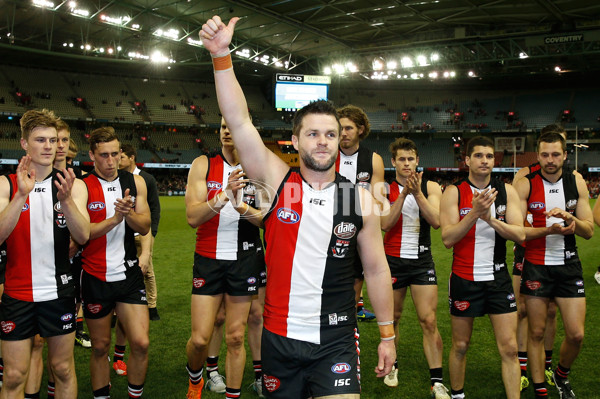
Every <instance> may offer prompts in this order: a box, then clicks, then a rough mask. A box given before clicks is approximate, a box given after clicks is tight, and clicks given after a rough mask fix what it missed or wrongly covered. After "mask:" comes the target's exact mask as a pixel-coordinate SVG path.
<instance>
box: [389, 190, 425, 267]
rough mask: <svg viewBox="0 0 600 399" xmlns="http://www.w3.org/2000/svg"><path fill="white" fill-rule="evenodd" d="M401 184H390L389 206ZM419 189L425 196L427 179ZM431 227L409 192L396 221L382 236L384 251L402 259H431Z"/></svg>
mask: <svg viewBox="0 0 600 399" xmlns="http://www.w3.org/2000/svg"><path fill="white" fill-rule="evenodd" d="M402 189H403V186H402V185H401V184H400V183H398V182H397V181H394V182H392V183H391V184H390V188H389V194H388V200H389V201H390V206H391V205H393V204H394V202H396V200H397V199H398V196H399V195H400V192H401V191H402ZM421 191H422V192H423V195H424V196H425V198H427V195H428V194H427V179H423V180H422V182H421ZM430 233H431V227H430V225H429V223H428V222H427V220H426V219H425V218H423V217H422V216H421V211H420V209H419V205H418V204H417V201H416V200H415V197H414V195H412V194H409V195H407V196H406V198H405V199H404V204H403V205H402V214H401V215H400V217H399V218H398V221H397V222H396V224H395V225H394V227H392V228H391V229H390V230H389V231H388V232H387V233H385V236H384V238H383V244H384V247H385V253H386V255H389V256H395V257H396V258H404V259H421V260H428V261H431V260H432V256H431V234H430Z"/></svg>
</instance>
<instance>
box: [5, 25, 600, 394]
mask: <svg viewBox="0 0 600 399" xmlns="http://www.w3.org/2000/svg"><path fill="white" fill-rule="evenodd" d="M236 23H237V18H233V19H232V20H231V21H230V22H229V25H225V24H224V23H223V22H222V21H221V19H220V18H219V17H213V18H212V19H210V20H209V21H207V23H206V24H204V25H203V28H202V31H201V33H200V37H201V39H202V41H203V43H204V46H205V47H206V48H207V50H209V51H210V52H211V55H212V57H213V64H214V70H215V85H216V90H217V95H218V101H219V106H220V109H221V112H222V114H223V120H222V124H221V129H220V139H221V144H222V151H221V152H220V153H219V154H217V155H215V156H212V157H206V156H201V157H199V158H197V159H196V160H195V161H194V163H193V165H192V167H191V169H190V172H189V177H188V188H187V193H186V217H187V221H188V223H189V224H190V225H191V226H192V227H194V228H197V239H196V248H195V254H194V268H193V280H192V283H193V284H192V285H193V287H192V313H191V317H192V331H191V337H190V339H189V341H188V344H187V347H186V351H187V358H188V364H187V370H188V374H189V387H188V394H187V397H188V398H200V397H201V395H202V389H203V387H204V385H205V384H204V365H205V363H206V365H207V366H206V368H207V377H208V380H207V382H206V388H207V389H210V390H214V391H217V392H224V393H225V396H226V397H227V398H237V397H240V395H241V383H242V377H243V370H244V364H245V363H246V354H245V350H244V336H245V330H246V326H250V328H249V343H250V348H251V350H252V356H253V363H254V371H255V376H256V381H255V384H253V385H254V387H255V389H256V391H257V393H259V395H260V396H263V395H264V396H266V397H269V398H282V399H290V398H299V399H300V398H302V399H304V398H308V397H313V398H321V397H339V398H357V397H359V396H360V391H361V388H360V375H361V364H360V361H359V352H360V349H359V331H358V328H357V312H356V304H357V299H358V298H359V297H360V292H361V290H362V285H363V281H364V282H366V288H367V290H368V293H369V297H370V300H371V304H372V306H373V309H374V311H375V314H376V316H377V323H378V327H379V331H380V335H381V342H380V344H379V345H378V349H377V353H378V363H377V365H376V367H375V373H376V375H377V376H378V377H382V378H383V379H384V383H385V384H386V385H389V386H397V385H398V373H399V370H398V364H397V362H396V350H397V348H398V347H401V345H402V342H401V341H400V340H398V339H397V336H396V335H397V331H398V324H399V321H400V318H401V314H402V309H403V303H404V300H405V297H406V294H407V288H408V287H410V289H411V290H410V292H411V296H412V299H413V302H414V304H415V309H416V311H417V316H418V319H419V322H420V324H421V327H422V330H423V349H424V353H425V357H426V359H427V362H428V365H429V369H430V381H431V395H432V397H435V398H438V399H439V398H442V399H448V398H453V399H459V398H464V397H465V393H464V390H463V387H464V381H465V368H466V353H467V350H468V347H469V343H470V339H471V335H472V330H473V321H474V318H475V317H479V316H483V315H486V314H487V315H489V318H490V321H491V323H492V327H493V329H494V333H495V337H496V342H497V346H498V350H499V353H500V357H501V361H502V368H501V370H502V371H501V374H502V379H503V382H504V387H505V392H506V396H507V397H508V398H518V397H519V396H520V391H521V389H522V388H525V387H526V385H527V384H528V381H527V384H525V383H524V382H523V381H524V380H523V378H522V377H525V379H527V378H526V374H524V373H523V372H522V371H521V367H522V366H523V365H520V363H519V359H521V360H523V359H522V358H523V357H525V358H527V355H528V359H526V360H525V363H527V362H528V364H529V367H530V370H531V379H532V383H533V387H534V390H535V396H536V397H541V398H543V397H547V396H548V392H547V388H546V379H547V377H548V379H549V381H550V382H551V383H552V384H554V385H555V386H556V388H557V389H558V392H559V395H560V397H561V398H574V397H575V395H574V393H573V391H572V389H571V387H570V383H569V380H568V374H569V371H570V367H571V365H572V364H573V362H574V361H575V359H576V357H577V355H578V353H579V351H580V348H581V344H582V340H583V332H584V319H585V289H584V284H583V277H582V269H581V263H580V260H579V257H578V254H577V248H576V243H575V236H576V235H578V236H580V237H583V238H585V239H589V238H591V236H592V234H593V228H594V227H593V216H594V215H596V214H598V215H596V216H597V220H600V208H599V209H598V210H597V212H596V209H595V213H592V210H591V209H590V206H589V200H588V192H587V187H586V185H585V182H584V181H583V179H582V178H581V176H580V175H578V174H577V173H571V172H565V170H564V168H563V163H564V161H565V159H566V142H565V139H564V137H563V136H562V135H561V134H560V132H557V131H552V130H551V129H550V130H551V131H549V132H547V133H544V134H542V135H541V136H540V138H539V140H538V145H537V147H538V148H537V149H538V160H539V164H538V165H532V166H531V167H529V169H528V170H527V173H525V172H523V173H522V174H523V175H524V176H523V177H522V178H516V179H515V180H514V181H513V185H510V184H506V183H503V182H500V181H498V180H496V179H492V178H491V173H492V168H493V166H494V144H493V142H492V141H491V140H489V139H488V138H486V137H482V136H479V137H475V138H472V139H471V140H469V142H468V145H467V149H466V158H465V162H466V165H467V166H468V168H469V175H468V178H467V179H465V180H463V181H461V182H459V183H456V184H454V185H450V186H448V187H447V188H446V190H445V191H444V193H443V194H442V190H441V188H440V186H439V185H438V184H437V183H435V182H433V181H429V180H427V179H426V178H424V177H423V174H422V172H421V173H419V172H417V165H418V162H419V157H418V149H417V148H416V146H415V144H414V143H413V142H412V141H410V140H407V139H397V140H396V141H394V142H393V143H392V144H391V145H390V153H391V154H390V155H391V159H392V164H393V166H394V168H395V170H396V176H395V179H394V181H393V182H392V183H391V184H389V185H386V184H385V183H384V182H383V161H382V159H381V157H380V156H379V155H377V154H375V153H373V152H371V151H369V150H368V149H366V148H364V146H362V147H361V146H360V141H361V140H362V139H364V138H365V137H366V136H367V135H368V134H369V123H368V119H367V117H366V115H365V114H364V112H363V111H362V110H360V109H359V108H357V107H353V106H347V107H344V108H342V109H339V110H338V109H335V108H334V107H333V106H332V105H331V104H330V103H328V102H323V101H318V102H314V103H311V104H309V105H307V106H305V107H304V108H302V109H301V110H299V111H298V112H297V113H296V115H295V117H294V121H293V128H292V143H293V145H294V147H295V148H296V149H297V150H298V152H299V157H300V168H299V169H290V168H289V167H288V166H287V165H286V164H285V163H284V162H283V161H282V160H281V159H280V158H278V157H277V156H276V155H275V154H273V153H272V152H271V151H269V150H268V149H267V148H266V147H265V145H264V143H263V142H262V140H261V138H260V135H259V134H258V132H257V131H256V129H255V128H254V126H253V125H252V123H251V120H250V118H249V116H248V112H247V105H246V101H245V98H244V95H243V92H242V90H241V88H240V85H239V83H238V81H237V79H236V77H235V74H234V73H233V65H232V62H231V56H230V55H229V51H228V47H229V44H230V42H231V38H232V35H233V31H234V28H235V24H236ZM58 128H59V119H58V118H56V117H55V116H54V114H53V113H52V112H49V111H45V110H44V111H28V112H26V113H25V114H24V115H23V117H22V119H21V131H22V138H21V145H22V147H23V149H24V150H25V151H26V153H27V155H26V156H25V157H23V158H22V159H21V161H20V163H19V165H18V167H17V170H16V173H14V174H11V175H9V176H7V177H6V178H4V177H3V178H1V179H0V212H1V213H0V242H3V243H6V257H5V258H6V272H5V285H4V293H3V295H2V304H1V306H2V308H1V310H2V315H1V321H0V324H1V327H2V328H1V338H2V354H3V358H4V384H3V387H2V391H1V393H0V398H12V397H23V392H24V386H25V381H26V378H27V375H28V372H29V368H30V359H31V349H32V345H33V336H35V335H36V334H40V335H41V336H42V337H45V338H46V340H47V343H48V363H49V368H50V371H51V375H52V377H53V379H54V381H55V395H56V397H60V398H74V397H76V396H77V379H76V376H75V369H74V362H73V340H74V335H75V323H74V318H75V315H76V314H77V308H76V306H77V305H76V299H75V298H76V293H75V280H80V284H81V290H80V292H81V297H82V298H81V299H82V301H83V305H82V306H83V311H84V315H85V317H86V322H87V325H88V329H89V331H90V336H91V339H92V347H93V350H92V354H91V358H90V367H91V379H92V382H91V386H92V390H93V395H94V398H98V399H100V398H107V397H109V396H110V382H109V380H110V378H109V376H110V374H109V370H110V368H109V363H107V361H106V359H107V355H108V351H109V346H110V335H111V334H110V328H111V318H112V315H113V313H116V314H117V315H118V317H119V320H120V322H121V323H122V327H123V329H124V332H125V334H126V336H127V339H128V340H129V342H130V345H131V353H130V357H129V361H128V367H127V378H128V395H129V397H133V398H137V397H141V396H142V394H143V386H144V380H145V374H146V369H147V365H148V346H149V338H148V329H149V316H148V305H147V299H146V291H145V286H144V276H143V275H144V273H145V272H146V270H143V269H145V264H146V263H147V262H146V261H145V260H144V261H143V262H140V260H139V259H138V256H137V252H136V247H135V233H139V234H141V235H146V234H147V233H148V232H149V230H150V225H151V217H150V209H149V206H148V201H147V186H146V183H145V181H144V179H143V178H142V177H141V176H139V175H137V174H132V173H130V172H128V171H123V170H119V163H120V161H121V157H122V155H121V147H120V143H119V140H118V138H117V136H116V135H115V133H114V130H113V129H112V128H100V129H96V130H94V131H93V132H92V133H91V135H90V139H89V140H90V151H89V154H90V158H91V160H92V161H93V162H94V170H93V171H92V172H91V173H89V174H88V175H86V176H84V177H83V178H82V179H77V178H76V175H75V173H74V172H73V170H72V169H66V168H65V169H62V170H60V171H59V170H57V169H54V168H53V165H54V164H53V162H54V160H55V156H56V149H57V142H58V140H59V138H60V136H59V134H58V133H57V132H58V130H59V129H58ZM242 167H243V170H242ZM517 177H520V176H517ZM525 215H528V216H527V217H525ZM524 220H528V221H529V223H524ZM432 227H433V228H435V229H437V228H441V235H442V240H443V243H444V245H445V246H446V247H448V248H450V247H453V248H454V256H453V264H452V274H451V276H450V284H449V305H450V312H451V326H452V347H451V350H450V358H449V372H450V388H451V389H450V390H448V388H446V387H445V386H444V384H443V378H442V374H443V373H442V354H443V349H442V338H441V336H440V333H439V331H438V328H437V320H436V312H437V298H438V294H437V276H436V271H435V266H434V262H433V258H432V255H431V238H430V229H431V228H432ZM259 228H263V229H264V249H263V244H262V242H261V240H260V235H259ZM381 230H383V231H385V237H384V238H383V239H382V235H381ZM506 240H510V241H514V242H515V243H518V244H522V245H524V248H525V249H524V254H523V259H522V260H521V259H519V256H516V257H515V268H514V269H515V270H516V271H517V273H513V274H518V272H521V276H520V277H514V279H515V280H516V281H518V285H517V289H513V286H512V284H511V277H510V274H509V272H508V267H507V265H506ZM76 244H77V245H80V246H82V248H83V250H82V253H81V263H82V269H83V270H82V272H81V278H79V276H74V275H73V272H72V268H71V264H70V262H69V257H70V256H71V257H72V256H73V255H74V253H75V252H76V250H75V246H76ZM70 247H71V248H70ZM517 255H518V254H517ZM144 259H145V258H144ZM267 275H268V280H267V278H266V276H267ZM519 294H522V295H519ZM517 297H520V298H519V299H517ZM517 303H519V305H517ZM551 303H555V304H556V306H558V308H559V309H560V310H561V316H562V318H563V324H564V328H565V339H564V341H563V343H562V344H561V349H560V358H559V362H558V365H557V367H556V369H555V370H554V371H553V372H551V373H549V374H548V376H546V375H545V368H546V367H545V360H546V359H545V353H544V335H545V332H546V330H547V328H546V327H547V315H548V313H549V312H548V309H549V307H550V306H551ZM263 306H264V313H263ZM518 308H519V314H520V319H524V316H525V314H526V315H527V316H528V322H527V327H528V333H526V335H523V334H519V336H520V337H526V341H527V342H526V344H525V343H523V342H519V343H518V340H517V336H518V334H517V330H518V327H517V326H518V320H519V318H518V317H517V309H518ZM223 321H224V326H225V343H226V346H227V358H226V361H225V369H226V370H225V374H226V377H227V378H226V380H224V379H223V377H222V376H221V375H220V374H219V373H218V367H217V361H218V353H219V346H220V342H221V341H220V338H221V329H220V326H221V325H222V324H223ZM524 328H525V326H522V327H520V328H519V329H520V331H523V329H524ZM522 340H523V339H521V341H522ZM523 348H526V349H524V350H522V349H523ZM524 353H526V354H524ZM517 355H519V356H517Z"/></svg>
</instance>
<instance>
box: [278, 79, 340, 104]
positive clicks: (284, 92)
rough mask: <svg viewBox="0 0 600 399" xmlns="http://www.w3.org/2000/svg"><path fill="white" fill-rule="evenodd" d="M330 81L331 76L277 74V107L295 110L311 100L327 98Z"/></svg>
mask: <svg viewBox="0 0 600 399" xmlns="http://www.w3.org/2000/svg"><path fill="white" fill-rule="evenodd" d="M329 83H330V78H329V76H311V75H289V74H277V77H276V81H275V108H276V109H277V110H278V111H295V110H297V109H299V108H302V107H304V106H305V105H307V104H308V103H310V102H311V101H317V100H327V99H328V94H329Z"/></svg>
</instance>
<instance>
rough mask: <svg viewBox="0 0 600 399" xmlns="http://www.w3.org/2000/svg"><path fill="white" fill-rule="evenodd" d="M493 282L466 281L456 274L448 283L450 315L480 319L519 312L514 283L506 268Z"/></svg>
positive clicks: (451, 276) (452, 275) (497, 274)
mask: <svg viewBox="0 0 600 399" xmlns="http://www.w3.org/2000/svg"><path fill="white" fill-rule="evenodd" d="M504 271H505V272H504V273H496V274H495V276H494V277H495V278H494V280H491V281H470V280H465V279H463V278H461V277H459V276H457V275H456V274H454V273H452V274H451V275H450V281H449V282H448V286H449V287H448V291H449V298H448V299H449V305H450V314H451V315H453V316H460V317H480V316H483V315H486V314H503V313H511V312H515V311H516V310H517V302H516V301H515V294H514V291H513V288H512V281H511V279H510V276H509V275H508V272H507V271H506V268H504Z"/></svg>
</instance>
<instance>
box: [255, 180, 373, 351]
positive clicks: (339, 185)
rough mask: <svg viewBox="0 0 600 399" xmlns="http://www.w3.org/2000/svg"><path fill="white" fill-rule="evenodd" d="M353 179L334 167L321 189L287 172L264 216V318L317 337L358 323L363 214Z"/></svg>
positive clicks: (293, 334)
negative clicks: (330, 179)
mask: <svg viewBox="0 0 600 399" xmlns="http://www.w3.org/2000/svg"><path fill="white" fill-rule="evenodd" d="M356 191H357V189H356V187H355V186H354V185H353V184H352V183H350V182H349V181H348V180H346V179H345V178H343V177H342V176H340V175H339V174H336V179H335V181H334V182H333V183H332V184H330V185H329V186H327V187H326V188H324V189H322V190H315V189H313V188H312V187H311V186H310V185H309V184H308V183H306V182H305V181H304V180H303V179H302V176H301V175H300V174H299V173H298V172H296V171H290V172H288V174H287V176H286V177H285V179H284V180H283V182H282V184H281V186H280V187H279V189H278V197H277V200H276V202H275V203H273V204H272V206H271V209H270V211H269V213H268V214H267V215H266V216H265V218H264V222H265V235H264V237H265V241H266V258H265V260H266V263H267V275H268V276H269V278H268V280H267V291H266V299H265V311H264V326H265V328H266V329H267V330H269V331H271V332H272V333H275V334H279V335H281V336H285V337H288V338H293V339H297V340H301V341H306V342H312V343H316V344H319V343H321V342H322V341H326V340H327V339H328V338H327V336H328V334H327V333H328V332H332V331H333V329H335V328H337V327H342V326H348V325H354V324H355V323H356V310H355V302H354V288H353V284H354V267H353V265H354V262H355V261H356V259H357V256H358V253H357V236H358V233H359V231H360V229H361V228H362V217H361V216H359V215H358V214H357V211H356V210H357V209H359V210H360V204H359V200H358V197H357V196H356V194H357V192H356Z"/></svg>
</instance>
